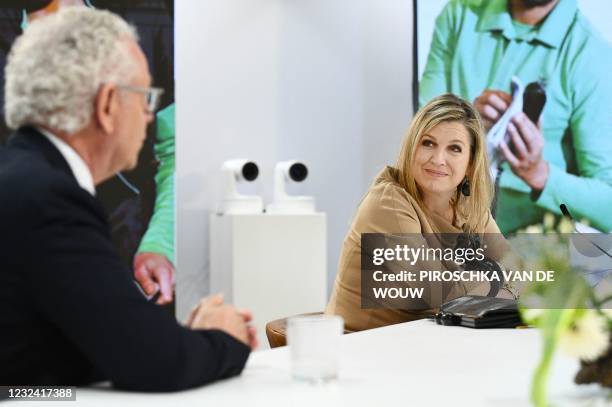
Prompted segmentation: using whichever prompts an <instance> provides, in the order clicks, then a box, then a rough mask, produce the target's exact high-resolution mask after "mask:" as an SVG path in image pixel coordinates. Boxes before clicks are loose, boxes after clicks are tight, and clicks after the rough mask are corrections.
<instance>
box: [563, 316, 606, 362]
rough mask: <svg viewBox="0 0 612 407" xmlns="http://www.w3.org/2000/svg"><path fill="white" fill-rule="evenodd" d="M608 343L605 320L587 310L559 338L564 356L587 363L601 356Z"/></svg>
mask: <svg viewBox="0 0 612 407" xmlns="http://www.w3.org/2000/svg"><path fill="white" fill-rule="evenodd" d="M609 343H610V332H609V331H608V323H607V320H606V318H604V317H602V316H601V315H599V314H597V313H596V312H595V311H593V310H587V311H586V312H585V313H584V314H583V315H582V317H580V318H579V319H577V320H576V321H574V322H573V323H572V324H571V325H570V326H569V327H568V328H567V329H566V330H564V331H563V332H562V333H561V337H560V338H559V347H560V348H561V349H563V351H564V352H565V353H566V354H568V355H569V356H572V357H576V358H579V359H581V360H584V361H587V362H588V361H592V360H595V359H597V358H598V357H599V356H601V355H602V354H603V353H604V352H605V351H606V350H607V349H608V345H609Z"/></svg>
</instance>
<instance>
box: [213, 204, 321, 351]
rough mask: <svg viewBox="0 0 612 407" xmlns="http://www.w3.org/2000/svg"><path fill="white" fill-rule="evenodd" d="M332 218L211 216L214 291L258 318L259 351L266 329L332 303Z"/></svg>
mask: <svg viewBox="0 0 612 407" xmlns="http://www.w3.org/2000/svg"><path fill="white" fill-rule="evenodd" d="M326 242H327V239H326V217H325V214H324V213H313V214H304V215H283V214H244V215H242V214H240V215H238V214H236V215H218V214H215V213H213V214H211V215H210V289H211V293H216V292H223V293H224V295H225V301H226V302H228V303H232V304H234V305H235V306H237V307H239V308H248V309H250V310H251V311H252V312H253V315H254V325H255V326H256V328H257V336H258V339H259V349H267V348H269V344H268V339H267V338H266V332H265V328H266V323H268V322H270V321H272V320H274V319H278V318H284V317H288V316H291V315H295V314H301V313H306V312H318V311H323V309H324V308H325V304H326V302H327V276H326Z"/></svg>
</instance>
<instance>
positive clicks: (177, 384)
mask: <svg viewBox="0 0 612 407" xmlns="http://www.w3.org/2000/svg"><path fill="white" fill-rule="evenodd" d="M248 355H249V348H248V347H247V346H246V345H244V344H242V343H241V342H239V341H237V340H236V339H234V338H233V337H231V336H229V335H227V334H225V333H224V332H221V331H215V330H209V331H192V330H189V329H186V328H183V327H182V326H180V325H179V324H178V323H177V322H176V320H175V319H174V318H173V317H172V316H171V315H169V314H168V313H167V312H164V311H163V310H161V309H159V307H157V306H155V305H154V304H151V303H149V302H147V301H146V299H145V298H144V297H143V295H142V294H141V293H140V291H139V290H138V288H137V287H136V285H135V283H134V281H133V279H132V272H131V270H129V269H127V268H126V267H124V266H123V265H122V263H121V261H120V260H119V258H118V256H117V254H116V251H115V249H114V247H113V246H112V243H111V238H110V235H109V230H108V225H107V221H106V216H105V214H104V212H103V210H102V208H101V206H100V204H99V203H98V201H97V200H96V199H95V197H93V196H91V195H90V194H89V193H88V192H87V191H85V190H84V189H82V188H80V187H79V185H78V184H77V182H76V179H75V178H74V176H73V175H72V172H71V170H70V167H69V166H68V164H67V162H66V161H65V160H64V158H63V157H62V155H61V154H60V153H59V151H58V150H57V149H56V148H55V146H53V144H51V143H50V142H49V141H48V140H47V139H46V138H45V137H44V136H42V135H41V134H40V133H39V132H38V131H37V130H35V129H34V128H30V127H25V128H22V129H19V130H18V131H17V133H16V134H15V136H14V137H13V138H12V139H11V141H10V142H9V145H8V146H7V147H0V385H83V384H87V383H91V382H93V381H99V380H110V381H111V382H112V383H113V385H114V386H116V387H119V388H122V389H128V390H143V391H172V390H180V389H185V388H189V387H194V386H198V385H202V384H205V383H208V382H210V381H213V380H216V379H219V378H223V377H228V376H232V375H236V374H239V373H240V372H241V371H242V369H243V367H244V364H245V363H246V360H247V358H248Z"/></svg>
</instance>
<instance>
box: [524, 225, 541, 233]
mask: <svg viewBox="0 0 612 407" xmlns="http://www.w3.org/2000/svg"><path fill="white" fill-rule="evenodd" d="M543 232H544V228H543V227H542V225H531V226H527V227H526V228H525V233H537V234H542V233H543Z"/></svg>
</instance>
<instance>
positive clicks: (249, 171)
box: [242, 161, 259, 181]
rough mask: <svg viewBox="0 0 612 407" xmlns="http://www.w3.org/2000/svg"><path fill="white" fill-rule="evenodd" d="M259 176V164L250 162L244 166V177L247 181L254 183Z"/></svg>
mask: <svg viewBox="0 0 612 407" xmlns="http://www.w3.org/2000/svg"><path fill="white" fill-rule="evenodd" d="M258 175H259V168H258V167H257V164H255V163H254V162H253V161H249V162H248V163H246V164H244V165H243V166H242V177H243V178H244V179H245V180H247V181H253V180H255V179H256V178H257V176H258Z"/></svg>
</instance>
